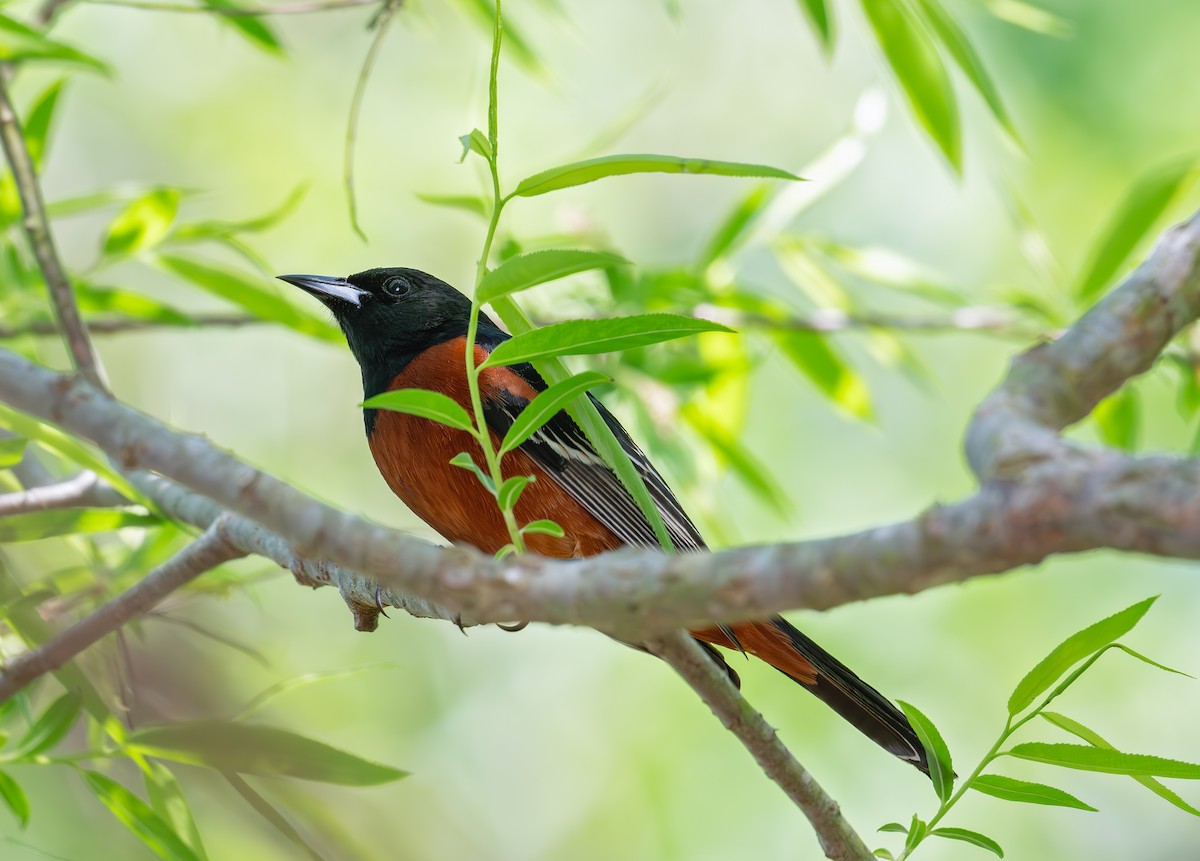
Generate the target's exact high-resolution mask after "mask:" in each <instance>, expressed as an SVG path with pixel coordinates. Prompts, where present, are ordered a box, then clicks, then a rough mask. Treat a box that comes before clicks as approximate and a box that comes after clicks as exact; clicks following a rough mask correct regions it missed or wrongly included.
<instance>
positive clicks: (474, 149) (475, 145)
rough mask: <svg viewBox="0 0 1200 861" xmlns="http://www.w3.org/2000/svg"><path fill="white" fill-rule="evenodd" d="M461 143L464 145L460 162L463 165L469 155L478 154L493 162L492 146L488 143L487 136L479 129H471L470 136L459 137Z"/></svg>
mask: <svg viewBox="0 0 1200 861" xmlns="http://www.w3.org/2000/svg"><path fill="white" fill-rule="evenodd" d="M458 141H459V143H461V144H462V147H463V151H462V158H460V159H459V160H458V161H459V163H462V162H463V161H466V158H467V155H468V154H469V153H478V154H479V155H481V156H483V157H484V158H485V159H486V160H487V161H491V160H492V145H491V144H490V143H488V139H487V135H485V134H484V133H483V132H481V131H480V130H479V129H471V131H470V132H469V133H468V134H465V135H459V136H458Z"/></svg>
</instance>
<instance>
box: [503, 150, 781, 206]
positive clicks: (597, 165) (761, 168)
mask: <svg viewBox="0 0 1200 861" xmlns="http://www.w3.org/2000/svg"><path fill="white" fill-rule="evenodd" d="M631 173H695V174H709V175H713V176H751V177H755V176H756V177H765V178H768V179H789V180H799V179H800V177H798V176H796V175H795V174H792V173H789V172H788V171H786V170H780V169H779V168H777V167H768V166H767V165H761V164H743V163H740V162H733V161H710V160H707V159H699V158H680V157H678V156H673V155H607V156H602V157H601V158H591V159H587V160H585V161H577V162H572V163H570V164H564V165H561V166H559V167H552V168H550V169H549V170H544V171H542V172H541V173H536V174H534V175H533V176H531V177H527V178H526V179H523V180H521V182H520V183H519V184H518V185H517V188H516V190H515V191H514V192H513V195H514V196H517V197H533V196H534V195H538V194H546V193H547V192H550V191H558V190H559V189H562V188H571V187H572V186H576V185H583V184H584V183H588V182H595V181H596V180H598V179H604V178H606V177H610V176H625V175H627V174H631Z"/></svg>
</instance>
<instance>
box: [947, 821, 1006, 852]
mask: <svg viewBox="0 0 1200 861" xmlns="http://www.w3.org/2000/svg"><path fill="white" fill-rule="evenodd" d="M929 836H930V837H944V838H946V839H947V840H961V841H962V842H963V843H970V844H971V845H972V846H978V847H979V848H980V849H986V850H988V851H989V852H991V853H992V854H994V855H995V856H996V857H997V858H1003V857H1004V850H1003V849H1001V848H1000V844H999V843H997V842H996V841H995V840H993V839H992V838H990V837H988V836H987V835H985V834H980V833H979V832H978V831H969V830H967V829H966V828H935V829H933V830H932V831H930V832H929Z"/></svg>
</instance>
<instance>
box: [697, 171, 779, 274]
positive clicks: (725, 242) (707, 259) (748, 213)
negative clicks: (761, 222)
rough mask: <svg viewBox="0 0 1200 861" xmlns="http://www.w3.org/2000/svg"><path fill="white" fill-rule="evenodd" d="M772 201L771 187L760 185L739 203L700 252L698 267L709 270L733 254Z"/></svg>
mask: <svg viewBox="0 0 1200 861" xmlns="http://www.w3.org/2000/svg"><path fill="white" fill-rule="evenodd" d="M770 199H771V189H770V186H768V185H759V186H757V187H755V188H753V189H751V191H750V193H749V194H747V195H746V196H745V197H743V198H742V199H741V200H740V201H738V204H737V206H735V207H734V208H733V210H732V211H731V212H730V213H729V215H727V216H726V217H725V220H724V221H723V222H721V224H720V226H718V227H717V229H716V230H715V231H714V232H713V235H712V236H711V237H709V240H708V243H707V244H706V245H705V247H704V250H703V251H702V252H700V258H699V260H697V261H696V265H697V267H698V268H699V269H702V270H703V269H707V268H708V267H709V266H711V265H712V264H713V262H714V261H716V260H719V259H720V258H722V257H727V256H728V255H729V254H731V253H732V252H733V250H734V249H735V248H736V247H737V245H738V243H739V242H740V241H741V240H742V239H744V238H745V236H746V231H747V229H748V228H749V227H750V226H751V225H752V224H754V222H755V220H756V219H757V218H758V216H759V215H760V214H761V213H762V211H763V208H764V207H765V206H766V205H767V203H768V201H770Z"/></svg>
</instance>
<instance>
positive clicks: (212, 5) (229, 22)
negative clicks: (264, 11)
mask: <svg viewBox="0 0 1200 861" xmlns="http://www.w3.org/2000/svg"><path fill="white" fill-rule="evenodd" d="M201 2H202V3H203V4H204V6H206V7H207V8H209V9H216V10H218V14H216V15H213V16H212V17H213V18H216V19H217V21H219V22H220V24H221V25H222V26H224V27H229V28H231V29H233V30H236V31H237V32H238V33H240V34H241V35H242V37H243V38H245V39H246V41H247V42H249V43H250V44H251V45H254V46H255V47H256V48H260V49H262V50H263V51H266V52H267V53H268V54H275V55H278V56H282V55H283V54H284V53H286V52H285V51H284V50H283V43H282V42H280V41H279V36H277V35H276V33H275V30H274V29H273V28H272V27H271V25H270V24H269V23H268V21H267V19H266V18H265V17H262V16H257V15H222V14H219V10H222V9H226V10H228V9H235V10H236V9H247V8H250V7H248V6H243V5H242V4H241V3H235V2H233V0H201Z"/></svg>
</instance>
